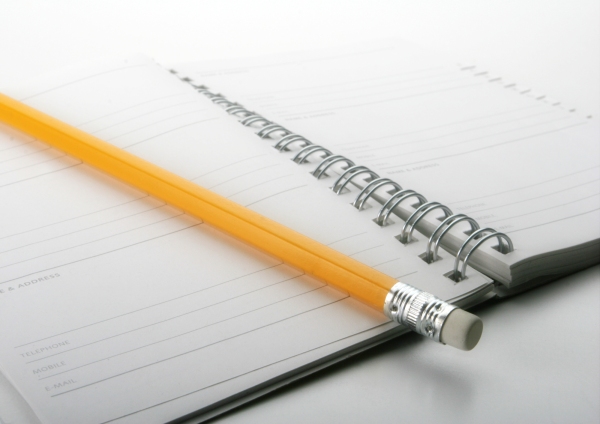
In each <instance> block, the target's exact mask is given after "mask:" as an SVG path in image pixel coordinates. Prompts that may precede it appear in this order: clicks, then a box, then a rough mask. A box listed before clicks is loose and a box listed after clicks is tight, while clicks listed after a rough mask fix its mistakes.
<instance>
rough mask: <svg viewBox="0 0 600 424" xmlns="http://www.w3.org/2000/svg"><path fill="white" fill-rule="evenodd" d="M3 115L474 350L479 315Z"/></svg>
mask: <svg viewBox="0 0 600 424" xmlns="http://www.w3.org/2000/svg"><path fill="white" fill-rule="evenodd" d="M0 121H3V122H5V123H6V124H8V125H9V126H11V127H13V128H15V129H17V130H20V131H22V132H24V133H26V134H28V135H30V136H33V137H35V138H36V139H38V140H40V141H43V142H45V143H48V144H49V145H51V146H53V147H55V148H57V149H59V150H61V151H63V152H65V153H67V154H69V155H71V156H73V157H76V158H78V159H80V160H81V161H82V162H85V163H87V164H88V165H91V166H93V167H95V168H97V169H99V170H101V171H104V172H105V173H107V174H109V175H111V176H113V177H116V178H117V179H119V180H121V181H124V182H126V183H128V184H130V185H132V186H133V187H135V188H137V189H139V190H142V191H144V192H147V193H148V194H150V195H152V196H154V197H156V198H158V199H161V200H162V201H164V202H166V203H168V204H170V205H172V206H174V207H176V208H179V209H181V210H182V211H184V212H185V213H187V214H189V215H191V216H194V217H195V218H198V219H200V220H202V221H203V222H205V223H207V224H209V225H211V226H213V227H215V228H218V229H220V230H222V231H224V232H225V233H228V234H230V235H232V236H234V237H236V238H237V239H239V240H242V241H244V242H246V243H247V244H249V245H251V246H254V247H256V248H258V249H260V250H262V251H263V252H266V253H267V254H270V255H271V256H274V257H276V258H278V259H280V260H281V261H283V262H284V263H286V264H288V265H290V266H292V267H294V268H297V269H300V270H302V271H303V272H305V273H306V274H308V275H311V276H313V277H315V278H317V279H318V280H320V281H323V282H325V283H327V284H330V285H332V286H334V287H336V288H338V289H341V290H342V291H344V292H347V293H348V294H349V295H351V296H352V297H354V298H356V299H358V300H360V301H362V302H363V303H365V304H367V305H369V306H371V307H373V308H375V309H377V310H379V311H381V312H383V313H384V314H386V315H387V316H388V317H389V318H390V319H392V320H394V321H396V322H398V323H400V324H403V325H406V326H408V327H409V328H410V329H411V330H413V331H416V332H418V333H420V334H423V335H425V336H427V337H428V338H431V339H433V340H435V341H438V342H441V343H444V344H449V345H451V346H454V347H457V348H459V349H462V350H471V349H472V348H473V347H475V345H476V344H477V342H478V341H479V338H480V337H481V333H482V330H483V324H482V323H481V320H480V319H479V318H477V317H476V316H474V315H472V314H470V313H468V312H465V311H463V310H461V309H459V308H457V307H456V306H454V305H451V304H449V303H447V302H445V301H443V300H441V299H438V298H436V297H435V296H433V295H431V294H429V293H426V292H422V291H420V290H418V289H416V288H414V287H412V286H409V285H407V284H404V283H400V282H398V281H396V280H395V279H394V278H392V277H390V276H388V275H386V274H384V273H382V272H380V271H377V270H375V269H373V268H371V267H369V266H367V265H365V264H363V263H361V262H359V261H357V260H355V259H352V258H350V257H348V256H346V255H344V254H342V253H340V252H338V251H336V250H334V249H332V248H330V247H328V246H325V245H323V244H321V243H319V242H317V241H315V240H313V239H311V238H309V237H307V236H305V235H303V234H300V233H298V232H296V231H294V230H292V229H290V228H288V227H285V226H284V225H281V224H279V223H278V222H275V221H273V220H271V219H269V218H266V217H264V216H262V215H260V214H258V213H256V212H254V211H252V210H250V209H247V208H245V207H243V206H241V205H239V204H237V203H235V202H233V201H231V200H229V199H227V198H224V197H222V196H220V195H218V194H216V193H213V192H212V191H210V190H207V189H205V188H203V187H201V186H199V185H197V184H195V183H193V182H191V181H188V180H186V179H185V178H182V177H180V176H178V175H176V174H174V173H172V172H169V171H167V170H165V169H163V168H161V167H159V166H157V165H155V164H152V163H150V162H148V161H146V160H144V159H142V158H139V157H137V156H135V155H133V154H131V153H129V152H127V151H125V150H123V149H120V148H118V147H116V146H114V145H112V144H110V143H107V142H105V141H103V140H101V139H99V138H97V137H95V136H93V135H91V134H88V133H86V132H84V131H82V130H79V129H78V128H75V127H73V126H71V125H69V124H67V123H64V122H62V121H60V120H58V119H55V118H53V117H51V116H49V115H47V114H45V113H43V112H41V111H39V110H36V109H34V108H32V107H30V106H28V105H25V104H24V103H21V102H19V101H17V100H15V99H13V98H10V97H8V96H6V95H4V94H1V93H0Z"/></svg>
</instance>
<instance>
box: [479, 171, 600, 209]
mask: <svg viewBox="0 0 600 424" xmlns="http://www.w3.org/2000/svg"><path fill="white" fill-rule="evenodd" d="M598 181H600V178H596V179H594V180H592V181H587V182H585V183H581V184H577V185H574V186H570V187H567V188H564V189H562V190H555V191H552V192H551V193H547V194H544V195H541V196H537V197H528V198H527V199H524V200H519V201H518V202H514V201H513V202H509V203H505V204H503V205H497V206H493V207H490V208H486V209H479V210H475V211H469V213H470V214H471V215H474V214H476V213H481V212H486V211H490V210H497V209H498V208H505V207H508V206H512V205H517V204H519V203H525V202H529V201H532V200H537V199H542V198H544V197H549V196H553V195H555V194H558V193H563V192H565V191H569V190H572V189H574V188H577V187H583V186H585V185H589V184H592V183H596V182H598Z"/></svg>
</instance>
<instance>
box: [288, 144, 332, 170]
mask: <svg viewBox="0 0 600 424" xmlns="http://www.w3.org/2000/svg"><path fill="white" fill-rule="evenodd" d="M318 152H325V155H326V156H331V155H332V153H331V152H330V151H329V150H327V149H326V148H325V147H322V146H318V145H316V144H311V145H309V146H306V147H304V148H302V149H301V150H300V151H298V153H296V155H294V157H293V158H292V161H294V162H296V163H297V164H298V165H301V164H303V163H304V162H306V160H307V159H308V157H309V156H310V155H312V154H314V153H318Z"/></svg>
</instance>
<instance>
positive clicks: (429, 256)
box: [424, 213, 479, 263]
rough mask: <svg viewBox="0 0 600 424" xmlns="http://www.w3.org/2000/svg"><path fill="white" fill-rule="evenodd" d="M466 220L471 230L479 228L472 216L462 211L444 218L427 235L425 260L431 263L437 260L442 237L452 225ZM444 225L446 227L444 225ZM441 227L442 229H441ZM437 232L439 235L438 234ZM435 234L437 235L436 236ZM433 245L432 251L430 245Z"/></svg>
mask: <svg viewBox="0 0 600 424" xmlns="http://www.w3.org/2000/svg"><path fill="white" fill-rule="evenodd" d="M464 221H466V222H468V223H469V224H471V232H472V233H473V232H475V231H477V230H478V229H479V224H478V223H477V221H475V220H474V219H473V218H470V217H468V216H467V215H465V214H463V213H457V214H455V215H451V216H449V217H448V218H446V219H444V220H443V221H442V222H441V224H440V225H438V226H437V228H436V229H435V230H434V231H433V233H431V236H430V237H429V241H428V242H427V249H426V250H425V258H424V259H425V262H427V263H431V262H435V261H437V260H438V254H437V252H438V248H439V245H440V242H441V241H442V237H444V235H445V234H446V233H447V232H448V231H450V229H451V228H452V227H454V226H455V225H456V224H458V223H459V222H464ZM445 225H446V228H444V226H445ZM442 228H443V230H442ZM438 233H439V235H438ZM436 236H437V237H436ZM432 246H433V251H432V249H431V247H432Z"/></svg>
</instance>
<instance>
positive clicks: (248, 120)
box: [171, 67, 514, 282]
mask: <svg viewBox="0 0 600 424" xmlns="http://www.w3.org/2000/svg"><path fill="white" fill-rule="evenodd" d="M472 69H473V67H465V68H462V69H461V70H472ZM171 72H172V73H173V74H175V75H177V72H176V71H173V70H172V71H171ZM477 75H479V74H477ZM178 77H179V76H178ZM179 78H180V79H181V80H182V81H184V82H186V83H188V84H190V85H192V87H194V88H195V89H196V91H197V92H198V93H201V94H204V95H205V96H206V97H208V98H209V99H210V100H211V101H212V102H213V103H215V104H218V105H220V106H222V107H224V110H225V111H226V112H227V113H228V114H230V115H233V116H235V117H237V118H239V121H238V122H240V123H241V124H242V125H244V126H247V127H250V126H254V127H258V131H257V132H256V135H257V136H259V137H260V138H262V139H272V140H275V141H276V143H275V144H274V145H273V147H274V148H275V149H277V150H279V152H285V151H290V150H298V151H297V152H296V154H295V155H294V156H293V158H292V160H293V161H294V162H295V163H296V164H298V165H300V164H303V163H306V162H307V161H308V158H309V157H310V156H312V155H320V157H321V161H320V162H319V163H318V165H317V166H316V168H315V169H314V170H313V171H311V174H312V175H313V176H314V177H315V178H317V179H321V178H322V177H324V176H327V170H328V169H330V168H331V167H332V166H333V165H334V164H336V163H339V164H344V165H345V167H342V168H341V169H342V170H343V172H342V173H341V174H340V175H339V177H338V178H337V179H336V180H335V182H334V184H333V186H332V187H331V190H332V191H333V192H334V193H335V194H337V195H339V194H342V193H344V192H345V189H346V186H348V184H351V183H352V180H354V179H356V178H357V177H359V176H363V181H364V182H366V185H365V186H364V187H362V189H361V190H360V192H359V193H358V195H357V196H356V198H355V199H354V201H353V202H352V203H351V204H352V206H354V207H355V208H356V209H358V210H363V209H364V208H365V205H366V202H367V200H368V199H369V198H371V197H373V196H374V194H375V192H376V191H378V190H380V189H381V188H382V187H385V186H389V187H390V188H391V190H390V188H388V190H387V192H388V194H390V197H389V198H388V199H387V200H386V201H385V203H384V204H383V206H382V207H381V208H380V209H379V211H378V213H377V216H376V217H375V218H374V219H373V221H374V222H375V223H376V224H377V225H379V226H381V227H383V226H387V225H389V224H390V220H389V217H390V215H391V214H392V213H393V212H394V210H395V209H396V208H397V207H398V206H399V205H400V204H401V203H403V202H404V201H406V200H407V199H410V198H415V199H416V200H417V201H418V205H416V208H415V210H414V212H412V213H411V215H410V216H409V217H408V218H407V219H406V220H405V222H404V225H403V226H402V229H401V231H400V234H399V235H398V236H396V239H397V240H398V241H400V242H401V243H403V244H408V243H410V242H411V241H412V239H413V237H412V233H413V232H414V229H415V227H416V226H417V224H418V223H419V221H421V220H422V219H423V218H425V216H426V215H427V214H429V213H430V212H432V211H434V210H441V211H442V212H443V213H444V219H443V221H442V222H441V223H440V224H439V225H438V226H437V227H436V228H435V229H434V230H433V232H432V233H431V235H430V236H429V239H428V241H427V247H426V251H425V253H424V254H423V255H421V256H422V258H423V259H424V260H425V262H427V263H433V262H435V261H437V260H438V259H439V256H438V249H439V246H440V244H441V241H442V238H443V237H444V236H445V235H446V234H447V233H448V232H449V231H450V230H451V229H452V228H453V227H454V226H456V225H457V224H459V223H461V222H463V223H468V224H469V225H470V234H469V236H468V237H467V238H466V239H465V240H464V241H463V243H462V245H461V246H460V248H459V249H458V251H457V253H456V255H455V257H454V266H453V269H452V271H451V272H450V273H449V274H446V275H447V276H448V277H449V278H450V279H452V280H454V281H455V282H459V281H462V280H464V279H466V278H467V274H466V269H467V264H468V262H469V259H470V258H471V256H472V255H473V253H474V252H475V251H476V250H477V249H478V248H479V247H480V246H481V245H482V244H483V243H484V242H486V241H487V240H489V239H493V238H496V239H497V241H498V246H497V247H496V249H497V250H498V251H499V252H500V253H502V254H506V253H509V252H512V251H513V250H514V246H513V243H512V241H511V239H510V237H508V236H507V235H506V234H504V233H501V232H498V231H496V230H494V229H492V228H480V226H479V224H478V223H477V221H476V220H475V219H473V218H471V217H469V216H467V215H465V214H454V213H453V212H452V210H450V208H448V207H447V206H445V205H443V204H441V203H439V202H430V201H428V200H427V199H426V198H425V196H423V195H422V194H420V193H417V192H416V191H414V190H410V189H403V188H402V186H401V185H400V184H398V183H397V182H395V181H393V180H391V179H389V178H382V177H380V176H379V174H377V173H376V172H374V171H372V170H371V169H370V168H368V167H366V166H363V165H356V164H355V163H354V162H353V161H352V160H350V159H348V158H346V157H345V156H342V155H337V154H334V153H333V152H331V151H330V150H329V149H326V148H325V147H323V146H319V145H316V144H313V143H312V142H311V141H309V140H308V139H306V138H305V137H303V136H302V135H299V134H295V133H293V132H292V131H290V130H288V129H286V128H285V127H283V126H281V125H279V124H277V123H275V122H272V121H270V120H269V119H267V118H265V117H264V116H262V115H260V114H258V113H255V112H253V111H251V110H248V109H246V108H245V107H244V106H242V105H240V104H238V103H235V102H232V101H230V100H228V99H227V98H226V97H225V96H223V95H222V94H220V93H213V92H212V91H210V90H209V89H208V87H206V86H204V85H195V84H194V83H193V81H192V80H191V79H190V78H187V77H179ZM490 81H493V80H492V79H491V80H490ZM507 88H508V86H507ZM274 137H277V138H276V139H275V138H274ZM390 191H391V192H390ZM472 242H473V243H472ZM471 243H472V246H471V247H470V248H469V245H470V244H471ZM461 261H462V267H460V262H461ZM459 267H460V270H459Z"/></svg>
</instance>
